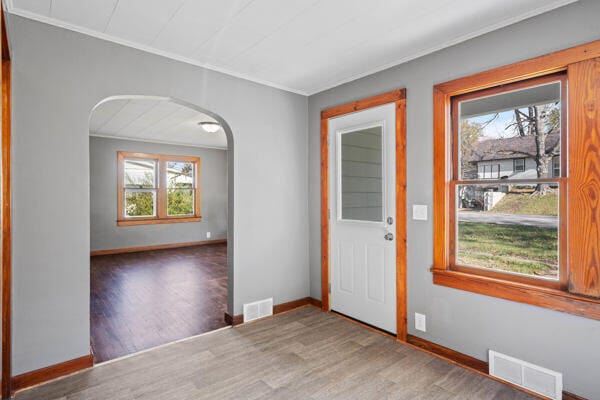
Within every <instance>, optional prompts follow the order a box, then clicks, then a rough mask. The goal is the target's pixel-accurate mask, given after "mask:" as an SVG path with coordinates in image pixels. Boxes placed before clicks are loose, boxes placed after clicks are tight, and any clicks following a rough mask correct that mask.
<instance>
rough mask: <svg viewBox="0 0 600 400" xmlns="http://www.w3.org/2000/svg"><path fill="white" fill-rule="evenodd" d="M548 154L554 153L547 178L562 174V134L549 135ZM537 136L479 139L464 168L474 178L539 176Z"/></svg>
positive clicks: (534, 177)
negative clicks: (536, 157) (466, 167)
mask: <svg viewBox="0 0 600 400" xmlns="http://www.w3.org/2000/svg"><path fill="white" fill-rule="evenodd" d="M546 154H552V162H551V163H549V165H548V176H547V177H548V178H553V177H557V176H559V175H560V157H559V155H560V133H558V132H557V133H551V134H549V135H548V136H547V137H546ZM535 156H536V145H535V137H534V136H516V137H511V138H506V139H489V140H482V141H479V142H477V144H476V145H475V148H474V150H473V153H472V154H471V157H470V158H469V163H470V164H471V165H472V167H473V168H470V169H469V170H468V171H465V174H469V175H470V176H468V177H470V178H473V179H536V178H537V170H536V164H535Z"/></svg>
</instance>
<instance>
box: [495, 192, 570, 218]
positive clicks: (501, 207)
mask: <svg viewBox="0 0 600 400" xmlns="http://www.w3.org/2000/svg"><path fill="white" fill-rule="evenodd" d="M489 212H494V213H500V214H527V215H558V194H556V193H548V194H546V195H545V196H535V195H534V196H532V195H531V194H529V193H508V194H507V195H506V196H504V197H503V198H502V200H500V201H499V202H498V204H496V205H495V206H494V208H493V209H491V210H490V211H489Z"/></svg>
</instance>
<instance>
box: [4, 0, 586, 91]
mask: <svg viewBox="0 0 600 400" xmlns="http://www.w3.org/2000/svg"><path fill="white" fill-rule="evenodd" d="M4 1H5V2H6V4H7V11H8V12H10V13H14V14H18V15H21V16H24V17H28V18H33V19H37V20H40V21H43V22H47V23H51V24H54V25H58V26H62V27H65V28H67V29H72V30H76V31H79V32H82V33H86V34H89V35H92V36H96V37H100V38H103V39H107V40H111V41H114V42H117V43H121V44H124V45H128V46H132V47H136V48H138V49H142V50H145V51H149V52H153V53H156V54H161V55H164V56H166V57H170V58H174V59H178V60H181V61H184V62H189V63H192V64H195V65H200V66H203V67H207V68H210V69H214V70H218V71H221V72H225V73H228V74H231V75H235V76H239V77H243V78H246V79H250V80H253V81H255V82H259V83H263V84H267V85H270V86H274V87H278V88H282V89H285V90H290V91H293V92H296V93H301V94H313V93H317V92H319V91H322V90H325V89H327V88H330V87H333V86H337V85H339V84H341V83H344V82H347V81H350V80H353V79H356V78H359V77H361V76H365V75H368V74H371V73H373V72H376V71H379V70H382V69H385V68H387V67H390V66H393V65H396V64H399V63H401V62H404V61H407V60H410V59H413V58H416V57H419V56H422V55H424V54H428V53H431V52H433V51H436V50H439V49H442V48H444V47H448V46H451V45H453V44H456V43H459V42H462V41H465V40H467V39H470V38H472V37H475V36H478V35H481V34H484V33H486V32H490V31H492V30H495V29H498V28H501V27H503V26H507V25H510V24H513V23H515V22H518V21H520V20H523V19H526V18H529V17H531V16H534V15H537V14H541V13H543V12H546V11H549V10H552V9H554V8H558V7H561V6H563V5H565V4H568V3H573V2H574V1H576V0H4ZM524 40H526V38H524Z"/></svg>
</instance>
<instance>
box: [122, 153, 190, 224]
mask: <svg viewBox="0 0 600 400" xmlns="http://www.w3.org/2000/svg"><path fill="white" fill-rule="evenodd" d="M118 159H119V163H118V164H119V172H118V174H119V177H118V182H119V187H118V193H119V195H118V210H119V214H118V219H117V224H118V225H138V224H144V223H148V224H152V223H166V222H195V221H199V220H200V197H199V196H200V188H199V170H200V158H198V157H189V156H168V155H161V154H145V153H127V152H118Z"/></svg>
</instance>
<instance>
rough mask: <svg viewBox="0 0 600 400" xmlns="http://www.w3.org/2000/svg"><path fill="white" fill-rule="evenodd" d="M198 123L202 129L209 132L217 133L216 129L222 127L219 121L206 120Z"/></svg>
mask: <svg viewBox="0 0 600 400" xmlns="http://www.w3.org/2000/svg"><path fill="white" fill-rule="evenodd" d="M198 125H200V126H201V127H202V129H204V130H205V131H206V132H208V133H215V132H216V131H218V130H219V129H221V125H219V123H218V122H212V121H204V122H198Z"/></svg>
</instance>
